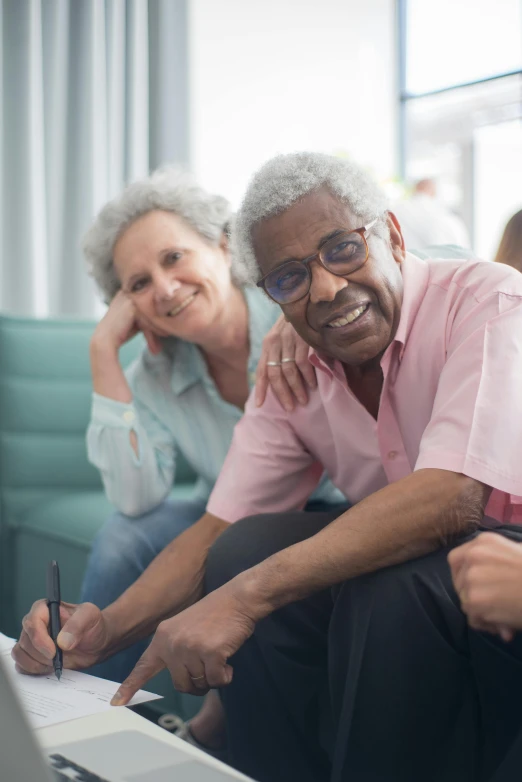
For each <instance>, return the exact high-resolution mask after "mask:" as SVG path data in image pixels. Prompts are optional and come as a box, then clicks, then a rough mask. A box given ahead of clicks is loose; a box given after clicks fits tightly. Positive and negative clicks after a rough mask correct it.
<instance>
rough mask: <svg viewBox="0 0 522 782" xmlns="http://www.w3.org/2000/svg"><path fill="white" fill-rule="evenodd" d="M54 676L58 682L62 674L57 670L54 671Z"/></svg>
mask: <svg viewBox="0 0 522 782" xmlns="http://www.w3.org/2000/svg"><path fill="white" fill-rule="evenodd" d="M55 674H56V678H57V679H58V681H60V679H61V678H62V672H61V671H60V669H59V668H58V670H57V671H55Z"/></svg>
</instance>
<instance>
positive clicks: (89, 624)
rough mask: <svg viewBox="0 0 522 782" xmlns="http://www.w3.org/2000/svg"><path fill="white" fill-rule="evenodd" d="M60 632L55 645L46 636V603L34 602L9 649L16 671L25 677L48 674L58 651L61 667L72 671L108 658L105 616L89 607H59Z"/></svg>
mask: <svg viewBox="0 0 522 782" xmlns="http://www.w3.org/2000/svg"><path fill="white" fill-rule="evenodd" d="M60 623H61V628H62V629H61V631H60V633H59V634H58V636H57V639H56V645H55V643H54V642H53V640H52V638H51V635H50V633H49V606H48V602H47V600H37V601H36V603H34V604H33V606H32V608H31V610H30V611H29V613H28V614H27V616H25V617H24V619H23V621H22V633H21V635H20V639H19V641H18V643H17V644H15V646H14V647H13V651H12V657H13V659H14V660H15V662H16V667H17V670H18V671H19V672H20V673H27V674H35V675H41V674H48V673H52V672H53V670H54V666H53V660H54V658H55V656H56V649H57V647H59V648H60V649H61V650H62V651H63V653H64V655H63V667H64V668H70V669H75V670H82V669H84V668H89V667H90V666H91V665H94V664H95V663H97V662H99V661H100V660H102V659H104V658H105V657H107V656H108V654H109V652H108V649H109V648H110V647H111V642H110V633H109V628H108V626H107V622H106V620H105V616H104V614H103V613H102V611H100V609H99V608H97V607H96V606H95V605H93V604H92V603H82V604H81V605H74V604H72V603H64V602H62V603H61V604H60Z"/></svg>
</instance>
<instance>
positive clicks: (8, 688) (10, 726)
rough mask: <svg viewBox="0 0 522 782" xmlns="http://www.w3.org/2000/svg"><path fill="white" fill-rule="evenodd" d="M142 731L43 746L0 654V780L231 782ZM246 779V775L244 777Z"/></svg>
mask: <svg viewBox="0 0 522 782" xmlns="http://www.w3.org/2000/svg"><path fill="white" fill-rule="evenodd" d="M201 754H202V759H201V760H200V759H199V758H195V757H194V755H193V754H191V753H190V752H186V751H185V750H184V749H183V748H182V747H180V748H178V747H174V746H171V745H170V744H168V743H167V742H163V741H160V740H158V739H155V738H153V737H152V736H148V735H147V734H146V733H141V732H140V731H139V730H123V731H115V732H114V733H107V734H104V735H102V736H97V737H95V738H90V739H84V740H80V741H76V742H73V743H71V744H66V745H64V746H57V747H54V748H52V749H45V750H44V749H43V748H42V747H40V745H39V744H38V741H37V737H36V734H35V732H34V731H33V730H32V728H31V727H30V726H29V723H28V721H27V718H26V716H25V713H24V711H23V707H22V705H21V702H20V700H19V698H18V695H17V693H16V691H15V688H14V687H13V683H12V681H11V679H10V677H9V675H8V673H7V671H6V669H5V663H4V662H3V660H2V657H1V655H0V779H1V782H231V780H233V779H237V776H235V774H233V773H230V774H229V773H227V771H226V769H220V768H216V767H214V766H213V765H211V763H209V762H206V761H205V756H204V755H203V753H201ZM244 779H246V777H244Z"/></svg>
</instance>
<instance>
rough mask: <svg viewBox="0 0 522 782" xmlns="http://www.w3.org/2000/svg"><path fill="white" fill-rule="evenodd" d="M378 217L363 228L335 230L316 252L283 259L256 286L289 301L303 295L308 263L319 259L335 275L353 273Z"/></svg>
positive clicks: (364, 255)
mask: <svg viewBox="0 0 522 782" xmlns="http://www.w3.org/2000/svg"><path fill="white" fill-rule="evenodd" d="M378 219H379V218H378V217H376V218H375V220H372V222H371V223H368V225H366V226H364V228H356V229H355V230H354V231H345V232H343V233H340V234H337V235H336V236H334V237H332V238H331V239H329V240H328V241H327V242H325V243H324V244H323V246H322V247H321V249H320V250H319V252H316V253H314V254H313V255H310V256H309V257H308V258H304V259H303V260H302V261H286V263H282V264H281V266H277V267H276V268H275V269H272V271H271V272H268V274H266V275H265V276H264V277H263V278H262V279H261V280H259V282H258V283H257V286H258V287H259V288H264V290H265V291H266V293H267V294H268V295H269V296H270V298H271V299H273V300H274V301H275V302H277V304H293V303H294V302H296V301H299V299H302V298H304V297H305V296H306V295H307V293H308V291H309V290H310V286H311V284H312V272H311V271H310V263H311V262H312V261H315V260H317V261H319V263H320V264H321V266H323V267H324V268H325V269H326V270H327V271H329V272H331V273H332V274H335V275H336V276H337V277H347V276H348V275H349V274H353V272H356V271H357V270H358V269H360V268H361V266H364V264H365V263H366V261H367V260H368V253H369V251H368V242H367V241H366V234H367V233H368V231H369V230H370V228H373V226H374V225H375V223H376V222H377V221H378Z"/></svg>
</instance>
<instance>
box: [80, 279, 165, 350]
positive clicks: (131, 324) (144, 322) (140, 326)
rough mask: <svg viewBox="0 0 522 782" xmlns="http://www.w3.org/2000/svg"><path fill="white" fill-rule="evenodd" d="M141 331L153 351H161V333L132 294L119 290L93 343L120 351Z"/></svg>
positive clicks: (95, 346)
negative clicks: (136, 303) (158, 332)
mask: <svg viewBox="0 0 522 782" xmlns="http://www.w3.org/2000/svg"><path fill="white" fill-rule="evenodd" d="M139 331H141V332H142V333H143V336H144V337H145V340H146V342H147V346H148V348H149V350H150V352H151V353H153V354H155V355H157V354H158V353H160V352H161V342H160V339H159V335H158V334H157V333H156V332H155V331H154V329H153V326H152V324H151V323H150V322H149V320H148V319H147V318H145V317H144V316H143V315H141V314H140V313H138V311H137V309H136V306H135V304H134V302H133V301H132V299H131V298H130V296H128V295H127V294H126V293H124V292H123V291H121V290H120V291H118V293H117V294H116V296H115V297H114V298H113V300H112V301H111V303H110V305H109V309H108V310H107V312H106V313H105V315H104V316H103V318H102V319H101V320H100V322H99V323H98V325H97V327H96V329H95V331H94V334H93V336H92V342H91V345H92V347H93V348H94V349H96V348H98V349H99V350H100V351H102V352H116V353H117V352H118V351H119V349H120V348H121V347H122V345H124V344H125V343H126V342H128V341H129V340H131V339H132V338H133V337H134V336H135V335H136V334H137V333H138V332H139Z"/></svg>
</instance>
